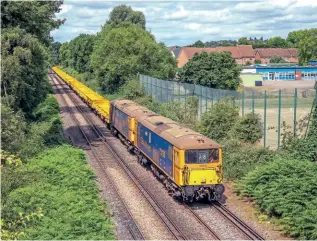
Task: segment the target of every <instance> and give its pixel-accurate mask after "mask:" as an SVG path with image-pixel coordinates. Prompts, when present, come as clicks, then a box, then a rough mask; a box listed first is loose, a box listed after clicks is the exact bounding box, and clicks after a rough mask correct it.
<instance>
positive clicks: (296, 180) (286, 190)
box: [238, 158, 317, 240]
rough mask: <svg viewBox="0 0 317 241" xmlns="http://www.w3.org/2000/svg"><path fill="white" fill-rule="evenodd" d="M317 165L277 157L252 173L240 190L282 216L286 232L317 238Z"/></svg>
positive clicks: (265, 209)
mask: <svg viewBox="0 0 317 241" xmlns="http://www.w3.org/2000/svg"><path fill="white" fill-rule="evenodd" d="M316 187H317V165H316V163H312V162H309V161H301V162H299V161H298V160H286V159H282V158H277V159H276V160H274V161H273V162H270V163H268V164H266V165H263V166H260V167H257V168H256V169H255V170H253V171H251V172H250V173H248V175H247V176H246V177H245V178H243V180H242V181H241V183H240V184H239V185H238V193H239V194H240V195H243V196H247V197H250V198H251V199H253V200H254V201H256V203H257V205H258V206H259V208H260V210H261V211H263V212H265V213H266V214H268V215H270V216H275V217H277V218H278V223H279V224H281V225H282V227H283V229H284V231H285V233H287V234H290V235H291V236H293V237H295V238H298V239H312V240H314V239H317V226H316V223H317V189H316Z"/></svg>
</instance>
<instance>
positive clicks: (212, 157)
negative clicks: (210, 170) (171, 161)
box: [185, 149, 219, 164]
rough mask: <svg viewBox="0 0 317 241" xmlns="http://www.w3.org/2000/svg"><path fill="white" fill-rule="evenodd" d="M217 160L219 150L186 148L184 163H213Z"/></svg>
mask: <svg viewBox="0 0 317 241" xmlns="http://www.w3.org/2000/svg"><path fill="white" fill-rule="evenodd" d="M218 161H219V150H218V149H210V150H187V151H186V160H185V162H186V164H202V163H205V164H206V163H215V162H218Z"/></svg>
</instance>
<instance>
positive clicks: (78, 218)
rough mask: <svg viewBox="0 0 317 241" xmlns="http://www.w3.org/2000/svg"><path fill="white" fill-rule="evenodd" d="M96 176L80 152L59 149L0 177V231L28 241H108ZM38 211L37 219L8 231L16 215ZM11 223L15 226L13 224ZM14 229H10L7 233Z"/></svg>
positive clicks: (109, 225)
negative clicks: (2, 222)
mask: <svg viewBox="0 0 317 241" xmlns="http://www.w3.org/2000/svg"><path fill="white" fill-rule="evenodd" d="M94 178H95V176H94V174H93V173H92V171H91V169H90V168H89V166H88V165H87V163H86V161H85V155H84V153H83V151H82V150H79V149H74V148H72V147H70V146H60V147H57V148H53V149H50V150H46V151H45V152H43V153H42V154H41V155H40V156H38V158H35V159H32V160H30V161H29V162H28V163H27V164H25V165H23V166H22V167H21V166H20V167H19V168H8V169H7V168H5V170H4V171H3V173H2V176H1V179H2V180H1V181H2V184H1V185H2V187H3V188H2V190H1V191H2V199H1V204H2V218H3V220H4V225H3V227H2V232H3V231H9V232H22V231H23V233H24V235H23V236H21V238H23V239H27V240H39V239H42V240H47V239H48V240H49V239H55V240H56V239H67V240H69V239H72V240H87V239H102V240H104V239H113V238H114V236H113V232H112V230H113V228H112V223H111V221H110V220H109V217H108V216H105V215H104V214H105V211H106V210H105V207H104V203H102V202H101V201H100V199H99V192H98V189H97V186H96V183H95V180H94ZM39 210H41V214H42V215H40V216H41V217H40V218H36V219H34V220H32V222H30V223H27V224H26V227H25V226H24V225H23V224H20V225H18V226H14V227H11V226H10V225H8V224H10V223H12V222H13V223H14V222H15V220H19V219H20V215H19V213H21V214H22V215H24V214H30V213H31V214H32V213H37V212H38V211H39ZM15 223H16V222H15ZM11 228H14V229H11Z"/></svg>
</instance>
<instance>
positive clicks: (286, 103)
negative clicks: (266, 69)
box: [139, 75, 317, 149]
mask: <svg viewBox="0 0 317 241" xmlns="http://www.w3.org/2000/svg"><path fill="white" fill-rule="evenodd" d="M139 79H140V81H141V83H142V86H143V88H144V91H145V93H146V94H147V95H150V96H152V98H153V99H154V100H155V101H158V102H163V103H166V102H170V101H182V102H185V104H186V101H187V98H188V97H189V96H196V97H197V98H198V100H199V106H198V113H197V117H198V119H200V118H201V116H202V114H203V113H204V112H205V111H207V110H208V109H210V108H212V106H213V105H214V104H215V103H216V102H217V101H218V100H219V99H220V98H222V97H224V96H232V97H234V99H235V102H236V104H237V105H238V106H239V107H240V115H241V116H244V115H245V114H247V113H256V114H259V115H260V116H261V120H262V125H263V138H262V139H261V144H262V145H263V146H265V147H271V148H274V149H277V148H279V147H280V144H281V134H282V131H283V130H282V129H281V126H282V124H283V123H284V124H285V126H287V130H288V131H292V132H293V133H294V134H295V133H297V134H304V133H305V130H306V129H305V128H299V127H298V125H296V123H298V122H300V123H301V125H300V127H302V126H303V127H305V126H307V123H308V118H307V117H308V116H309V114H310V111H311V107H312V104H313V102H314V99H315V98H316V95H317V94H316V92H317V90H316V89H287V90H272V91H256V90H251V91H241V92H239V91H235V90H221V89H213V88H209V87H204V86H201V85H195V84H188V83H180V82H175V81H166V80H161V79H156V78H152V77H150V76H146V75H139Z"/></svg>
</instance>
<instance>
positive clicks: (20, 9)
mask: <svg viewBox="0 0 317 241" xmlns="http://www.w3.org/2000/svg"><path fill="white" fill-rule="evenodd" d="M62 4H63V1H1V20H2V21H1V27H2V29H4V28H15V27H19V28H21V29H24V30H25V31H26V32H27V33H30V34H33V35H35V36H36V37H38V38H39V40H40V41H41V42H43V43H45V44H48V43H49V42H50V41H51V40H52V39H51V37H50V32H51V31H52V30H53V29H56V28H58V27H59V26H60V25H61V24H63V23H64V21H65V19H63V20H62V19H56V17H55V13H58V12H59V11H60V10H61V8H60V7H61V5H62Z"/></svg>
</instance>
